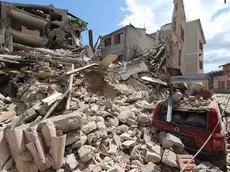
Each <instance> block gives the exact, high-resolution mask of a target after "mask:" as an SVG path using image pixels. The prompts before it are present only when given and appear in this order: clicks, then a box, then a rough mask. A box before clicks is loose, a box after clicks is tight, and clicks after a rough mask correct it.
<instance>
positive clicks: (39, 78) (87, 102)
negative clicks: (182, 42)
mask: <svg viewBox="0 0 230 172" xmlns="http://www.w3.org/2000/svg"><path fill="white" fill-rule="evenodd" d="M2 4H4V5H5V6H4V10H5V11H7V9H8V12H9V13H8V12H6V13H4V12H2V14H3V13H4V14H7V15H8V16H11V17H9V18H7V19H10V20H9V23H11V22H12V21H14V20H16V21H17V22H16V23H11V24H9V25H8V26H9V27H4V29H3V30H4V32H5V34H4V35H5V36H6V35H7V34H8V36H9V35H10V36H9V37H4V39H3V40H5V38H7V39H8V38H10V40H11V42H10V44H11V48H9V47H8V46H6V45H8V44H6V43H3V44H2V46H3V48H2V49H5V51H3V52H2V53H0V61H1V68H4V67H5V66H6V68H7V70H3V69H1V73H0V79H1V83H3V82H2V81H3V80H4V79H5V76H7V80H6V81H4V84H2V85H3V86H4V89H0V90H1V91H2V92H1V93H2V94H0V152H1V154H0V170H7V171H19V172H36V171H47V172H48V171H59V172H61V171H77V172H80V171H86V172H105V171H107V172H113V171H119V172H125V171H130V172H136V171H154V172H160V171H163V172H164V171H165V172H168V171H178V169H180V170H181V169H183V168H184V167H185V166H184V165H185V164H182V163H181V162H182V157H184V156H185V157H187V158H189V159H191V158H192V157H193V156H192V155H189V154H188V153H187V152H186V151H185V150H184V145H183V143H182V141H181V140H180V139H179V138H177V137H175V136H172V135H169V134H167V137H164V138H165V139H166V140H164V141H161V139H160V140H159V138H158V134H157V133H156V131H155V128H154V127H152V126H151V124H152V123H151V122H152V119H151V115H152V112H153V109H155V107H156V104H158V103H159V102H161V101H163V100H167V99H168V96H169V91H168V90H169V83H168V82H167V80H166V75H165V71H166V63H167V62H166V59H167V53H168V51H167V50H168V49H167V43H166V44H165V42H161V43H160V44H159V46H157V47H153V48H152V49H150V50H149V51H143V52H141V53H140V54H139V55H138V56H137V57H136V58H135V59H133V60H131V61H129V62H127V63H124V64H121V63H119V62H118V63H114V62H115V61H116V60H117V59H118V56H114V55H109V56H107V57H104V58H103V60H102V61H97V60H94V59H97V58H94V57H97V55H96V53H94V52H93V51H92V49H91V48H90V47H89V46H82V45H81V44H80V43H79V44H77V42H78V41H79V36H80V32H81V31H82V30H84V29H85V28H86V23H84V21H82V20H80V19H78V18H75V19H74V22H73V23H72V22H71V20H69V19H68V20H64V18H65V17H66V16H68V15H70V14H68V12H67V11H66V10H57V9H54V8H53V7H52V6H36V5H32V6H30V5H21V4H9V3H2ZM1 9H2V10H3V8H1ZM12 11H14V12H12ZM12 14H13V15H12ZM18 14H20V15H18ZM35 16H39V17H35ZM60 16H62V17H60ZM31 17H32V18H31ZM33 17H34V18H33ZM24 18H26V19H25V20H23V21H22V19H24ZM32 19H35V20H36V19H38V21H39V22H41V23H40V24H41V25H36V24H35V23H34V21H35V20H34V21H30V20H32ZM65 19H67V18H65ZM76 20H78V21H76ZM3 21H4V20H2V22H3ZM19 21H20V22H21V23H20V24H19ZM27 22H28V23H27ZM43 22H44V23H43ZM42 23H43V24H42ZM64 23H67V24H64ZM32 24H34V25H33V27H34V28H37V29H34V28H33V29H32V28H31V25H32ZM22 26H23V27H22ZM38 26H39V27H38ZM40 26H44V28H43V27H40ZM68 27H69V29H66V30H65V28H68ZM20 28H21V29H20ZM59 28H62V29H63V28H64V29H63V30H61V31H63V32H62V34H63V35H64V34H65V41H66V43H65V41H63V42H62V43H60V42H59V41H60V39H62V38H64V37H59V36H57V35H58V32H59V31H60V30H59ZM55 29H56V30H55ZM12 33H17V34H15V35H14V34H12ZM35 33H36V34H35ZM38 33H39V34H38ZM34 34H35V35H34ZM55 34H57V35H56V36H55ZM62 34H61V35H62ZM71 34H73V35H72V36H71ZM53 35H54V36H53ZM35 37H36V38H38V39H39V40H40V39H44V40H46V41H47V42H46V43H45V44H40V42H39V41H38V42H37V39H31V38H35ZM67 42H68V43H67ZM38 44H39V45H38ZM63 44H64V45H63ZM48 48H50V49H48ZM58 48H61V49H58ZM69 48H70V49H69ZM51 49H55V50H51ZM7 50H9V51H7ZM12 65H17V68H15V67H13V66H12ZM12 69H14V70H13V71H12ZM9 70H10V71H9ZM9 72H10V73H11V74H10V75H8V73H9ZM5 82H6V83H5ZM0 85H1V84H0ZM12 88H13V89H12ZM183 89H184V90H186V89H187V90H186V91H188V92H191V91H192V92H193V91H194V88H192V87H191V88H189V87H186V88H183ZM196 93H197V92H196V91H195V92H194V94H196ZM177 94H179V93H178V92H176V93H175V95H176V96H174V97H176V98H177V97H178V95H177ZM189 96H190V95H188V96H186V95H183V96H182V94H179V97H180V98H179V99H180V103H181V104H183V105H184V104H185V105H189V104H195V105H196V107H200V106H202V105H201V103H199V102H198V101H199V100H200V99H201V98H202V97H201V98H199V99H197V97H195V96H193V97H191V96H190V97H189ZM188 98H192V99H193V100H192V102H191V101H189V99H188ZM202 99H203V98H202ZM202 101H203V103H206V104H207V103H209V101H210V100H209V99H205V98H204V99H203V100H202ZM161 142H162V143H163V142H164V143H167V142H170V143H171V144H170V145H169V147H167V148H166V147H164V145H163V144H162V143H161ZM174 148H179V149H180V150H182V151H181V152H180V156H177V155H178V153H177V152H176V151H175V150H174ZM204 168H205V169H208V170H213V171H215V172H216V171H220V170H219V169H218V168H217V167H214V166H213V165H212V164H210V163H201V164H200V163H198V162H195V161H193V162H192V163H191V165H190V166H189V167H188V168H186V169H187V170H190V171H192V170H193V171H200V169H204Z"/></svg>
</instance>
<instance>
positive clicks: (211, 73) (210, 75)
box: [208, 70, 223, 90]
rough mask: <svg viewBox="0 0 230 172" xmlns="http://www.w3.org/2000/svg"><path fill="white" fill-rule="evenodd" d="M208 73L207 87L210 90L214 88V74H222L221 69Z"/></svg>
mask: <svg viewBox="0 0 230 172" xmlns="http://www.w3.org/2000/svg"><path fill="white" fill-rule="evenodd" d="M208 75H209V89H210V90H212V89H213V88H214V81H213V78H214V77H216V76H221V75H223V70H219V71H212V72H209V73H208Z"/></svg>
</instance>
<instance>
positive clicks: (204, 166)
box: [192, 162, 222, 172]
mask: <svg viewBox="0 0 230 172" xmlns="http://www.w3.org/2000/svg"><path fill="white" fill-rule="evenodd" d="M192 171H193V172H198V171H199V172H207V171H208V172H214V171H215V172H222V171H221V170H220V169H219V168H218V167H215V166H214V165H212V164H211V163H209V162H203V163H201V164H199V165H198V166H196V167H195V168H194V169H193V170H192Z"/></svg>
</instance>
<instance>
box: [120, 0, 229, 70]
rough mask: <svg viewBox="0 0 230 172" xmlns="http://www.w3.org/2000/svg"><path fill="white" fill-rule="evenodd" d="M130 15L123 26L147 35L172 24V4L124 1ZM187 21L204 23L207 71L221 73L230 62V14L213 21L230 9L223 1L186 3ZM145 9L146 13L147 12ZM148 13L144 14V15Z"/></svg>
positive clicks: (187, 0)
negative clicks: (134, 28)
mask: <svg viewBox="0 0 230 172" xmlns="http://www.w3.org/2000/svg"><path fill="white" fill-rule="evenodd" d="M125 2H126V5H127V6H128V8H127V11H129V12H130V14H129V15H127V16H125V17H124V19H123V20H122V21H121V22H120V25H122V26H123V25H127V24H129V23H132V24H133V25H134V26H136V27H143V26H144V23H145V25H146V29H147V32H148V33H151V32H154V31H156V30H158V29H159V28H160V27H161V26H162V25H164V24H166V23H169V22H171V17H172V11H173V0H145V1H143V0H125ZM184 6H185V13H186V18H187V21H190V20H194V19H198V18H200V19H201V23H202V26H203V30H204V33H205V36H206V40H207V45H206V46H205V71H206V72H207V71H211V70H218V65H220V64H223V63H225V62H230V46H229V45H230V32H229V30H230V25H229V23H230V11H226V12H223V13H221V14H219V15H218V16H217V17H215V18H214V19H213V15H214V14H215V13H216V12H218V11H219V10H220V9H223V8H226V7H230V2H227V4H224V0H184ZM144 9H145V10H144ZM144 11H145V12H144Z"/></svg>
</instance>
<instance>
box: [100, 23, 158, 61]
mask: <svg viewBox="0 0 230 172" xmlns="http://www.w3.org/2000/svg"><path fill="white" fill-rule="evenodd" d="M154 46H155V41H154V38H153V37H151V36H150V35H148V34H146V29H143V28H136V27H134V26H133V25H131V24H130V25H127V26H125V27H123V28H121V29H119V30H116V31H114V32H112V33H110V34H108V35H105V36H103V37H101V44H100V48H101V49H102V56H107V55H109V54H113V55H117V56H118V57H119V60H120V61H129V60H131V59H133V58H134V57H136V56H137V55H139V54H140V53H141V52H143V51H145V50H149V49H151V48H153V47H154Z"/></svg>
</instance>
